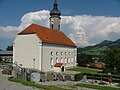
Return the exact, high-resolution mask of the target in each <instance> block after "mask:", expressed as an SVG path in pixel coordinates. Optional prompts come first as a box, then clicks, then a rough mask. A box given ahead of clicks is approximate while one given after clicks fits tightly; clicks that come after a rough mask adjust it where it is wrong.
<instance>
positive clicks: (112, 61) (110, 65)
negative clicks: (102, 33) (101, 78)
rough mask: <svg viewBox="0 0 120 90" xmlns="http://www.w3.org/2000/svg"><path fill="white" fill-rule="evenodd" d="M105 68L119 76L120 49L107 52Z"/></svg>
mask: <svg viewBox="0 0 120 90" xmlns="http://www.w3.org/2000/svg"><path fill="white" fill-rule="evenodd" d="M105 59H106V60H105V64H106V68H107V69H108V70H109V71H110V72H111V73H114V74H120V49H119V48H112V49H110V50H108V51H107V53H106V58H105Z"/></svg>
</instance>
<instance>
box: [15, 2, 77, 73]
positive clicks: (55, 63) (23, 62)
mask: <svg viewBox="0 0 120 90" xmlns="http://www.w3.org/2000/svg"><path fill="white" fill-rule="evenodd" d="M53 5H54V7H53V10H52V11H51V12H50V28H46V27H43V26H39V25H36V24H32V25H30V26H29V27H27V28H26V29H24V30H23V31H21V32H20V33H18V35H17V36H16V38H15V40H14V43H13V63H17V65H20V66H21V67H24V68H31V69H37V70H40V71H44V72H48V71H54V72H64V71H65V68H68V67H75V66H76V59H77V46H76V45H75V44H74V43H73V42H72V40H70V39H69V38H68V37H67V36H66V35H65V34H64V33H63V32H61V31H60V19H61V18H60V15H61V13H60V11H59V10H58V4H57V1H56V0H55V2H54V4H53Z"/></svg>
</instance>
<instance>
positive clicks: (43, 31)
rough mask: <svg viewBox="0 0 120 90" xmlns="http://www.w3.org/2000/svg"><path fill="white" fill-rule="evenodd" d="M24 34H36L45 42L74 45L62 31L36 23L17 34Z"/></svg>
mask: <svg viewBox="0 0 120 90" xmlns="http://www.w3.org/2000/svg"><path fill="white" fill-rule="evenodd" d="M24 34H37V35H38V37H39V38H40V40H42V42H45V43H51V44H61V45H66V46H73V47H76V45H75V44H74V43H73V42H72V40H70V39H69V38H68V37H67V36H66V35H65V34H64V33H63V32H61V31H57V30H52V29H49V28H46V27H43V26H39V25H36V24H32V25H30V26H29V27H27V28H26V29H24V30H23V31H21V32H20V33H19V34H18V35H24Z"/></svg>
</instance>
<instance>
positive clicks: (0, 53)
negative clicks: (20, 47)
mask: <svg viewBox="0 0 120 90" xmlns="http://www.w3.org/2000/svg"><path fill="white" fill-rule="evenodd" d="M0 56H13V51H0Z"/></svg>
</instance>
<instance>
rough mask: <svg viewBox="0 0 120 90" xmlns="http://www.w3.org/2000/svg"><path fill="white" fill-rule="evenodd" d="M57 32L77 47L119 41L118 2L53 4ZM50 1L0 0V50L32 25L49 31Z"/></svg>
mask: <svg viewBox="0 0 120 90" xmlns="http://www.w3.org/2000/svg"><path fill="white" fill-rule="evenodd" d="M57 1H58V4H59V10H60V11H61V13H62V16H61V17H62V20H61V31H62V32H64V33H65V34H66V35H67V36H68V37H70V38H71V39H72V40H73V41H74V43H76V44H77V46H88V45H94V44H97V43H99V42H101V41H103V40H116V39H119V38H120V0H57ZM53 2H54V0H0V48H1V49H5V48H6V47H7V46H8V45H11V44H12V42H13V40H14V39H15V37H16V35H17V33H18V32H20V31H22V30H23V29H24V28H26V27H27V26H29V25H30V24H32V23H36V24H38V25H41V26H45V27H49V12H50V10H52V8H53Z"/></svg>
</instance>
